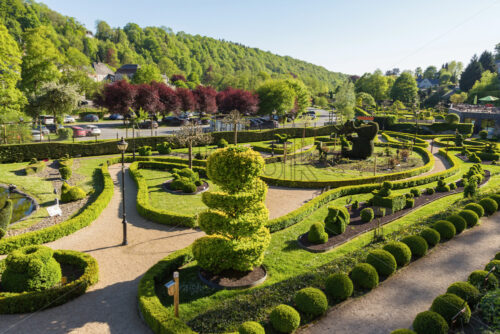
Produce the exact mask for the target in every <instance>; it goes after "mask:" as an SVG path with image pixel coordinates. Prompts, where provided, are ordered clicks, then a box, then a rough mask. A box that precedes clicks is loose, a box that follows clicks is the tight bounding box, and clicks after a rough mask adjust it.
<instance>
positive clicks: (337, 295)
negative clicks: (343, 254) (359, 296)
mask: <svg viewBox="0 0 500 334" xmlns="http://www.w3.org/2000/svg"><path fill="white" fill-rule="evenodd" d="M325 290H326V293H327V294H328V295H329V296H330V297H331V298H333V299H335V300H345V299H347V298H349V297H350V296H351V295H352V293H353V291H354V285H353V284H352V281H351V279H350V278H349V276H348V275H347V274H345V273H335V274H332V275H330V276H328V278H327V279H326V283H325Z"/></svg>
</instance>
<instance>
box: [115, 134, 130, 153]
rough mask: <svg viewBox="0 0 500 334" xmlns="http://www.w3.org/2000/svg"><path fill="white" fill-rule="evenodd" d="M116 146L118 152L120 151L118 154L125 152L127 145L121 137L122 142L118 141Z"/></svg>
mask: <svg viewBox="0 0 500 334" xmlns="http://www.w3.org/2000/svg"><path fill="white" fill-rule="evenodd" d="M117 146H118V150H120V152H125V151H126V150H127V147H128V143H127V142H126V141H125V140H124V139H123V137H122V140H120V141H119V142H118V144H117Z"/></svg>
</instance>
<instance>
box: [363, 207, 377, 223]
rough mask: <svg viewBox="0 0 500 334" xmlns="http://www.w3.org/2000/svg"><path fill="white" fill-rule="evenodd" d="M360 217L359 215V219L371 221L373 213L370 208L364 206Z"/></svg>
mask: <svg viewBox="0 0 500 334" xmlns="http://www.w3.org/2000/svg"><path fill="white" fill-rule="evenodd" d="M360 217H361V221H363V222H365V223H368V222H371V221H372V220H373V218H374V217H375V214H374V213H373V209H372V208H364V209H363V210H361V212H360Z"/></svg>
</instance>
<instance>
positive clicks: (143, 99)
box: [134, 84, 161, 114]
mask: <svg viewBox="0 0 500 334" xmlns="http://www.w3.org/2000/svg"><path fill="white" fill-rule="evenodd" d="M136 87H137V95H136V96H135V103H134V107H135V108H136V110H139V109H140V108H142V109H143V110H144V111H147V112H148V113H150V114H156V112H158V111H159V110H160V109H161V105H160V98H159V96H158V91H157V90H156V89H155V87H153V86H152V85H149V84H140V85H137V86H136Z"/></svg>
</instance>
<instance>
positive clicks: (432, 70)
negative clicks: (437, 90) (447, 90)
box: [424, 66, 438, 79]
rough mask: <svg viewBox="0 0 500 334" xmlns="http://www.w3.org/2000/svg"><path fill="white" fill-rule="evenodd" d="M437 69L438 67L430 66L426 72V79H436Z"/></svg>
mask: <svg viewBox="0 0 500 334" xmlns="http://www.w3.org/2000/svg"><path fill="white" fill-rule="evenodd" d="M437 73H438V71H437V68H436V66H429V67H427V68H426V69H425V71H424V79H435V78H436V76H437Z"/></svg>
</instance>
